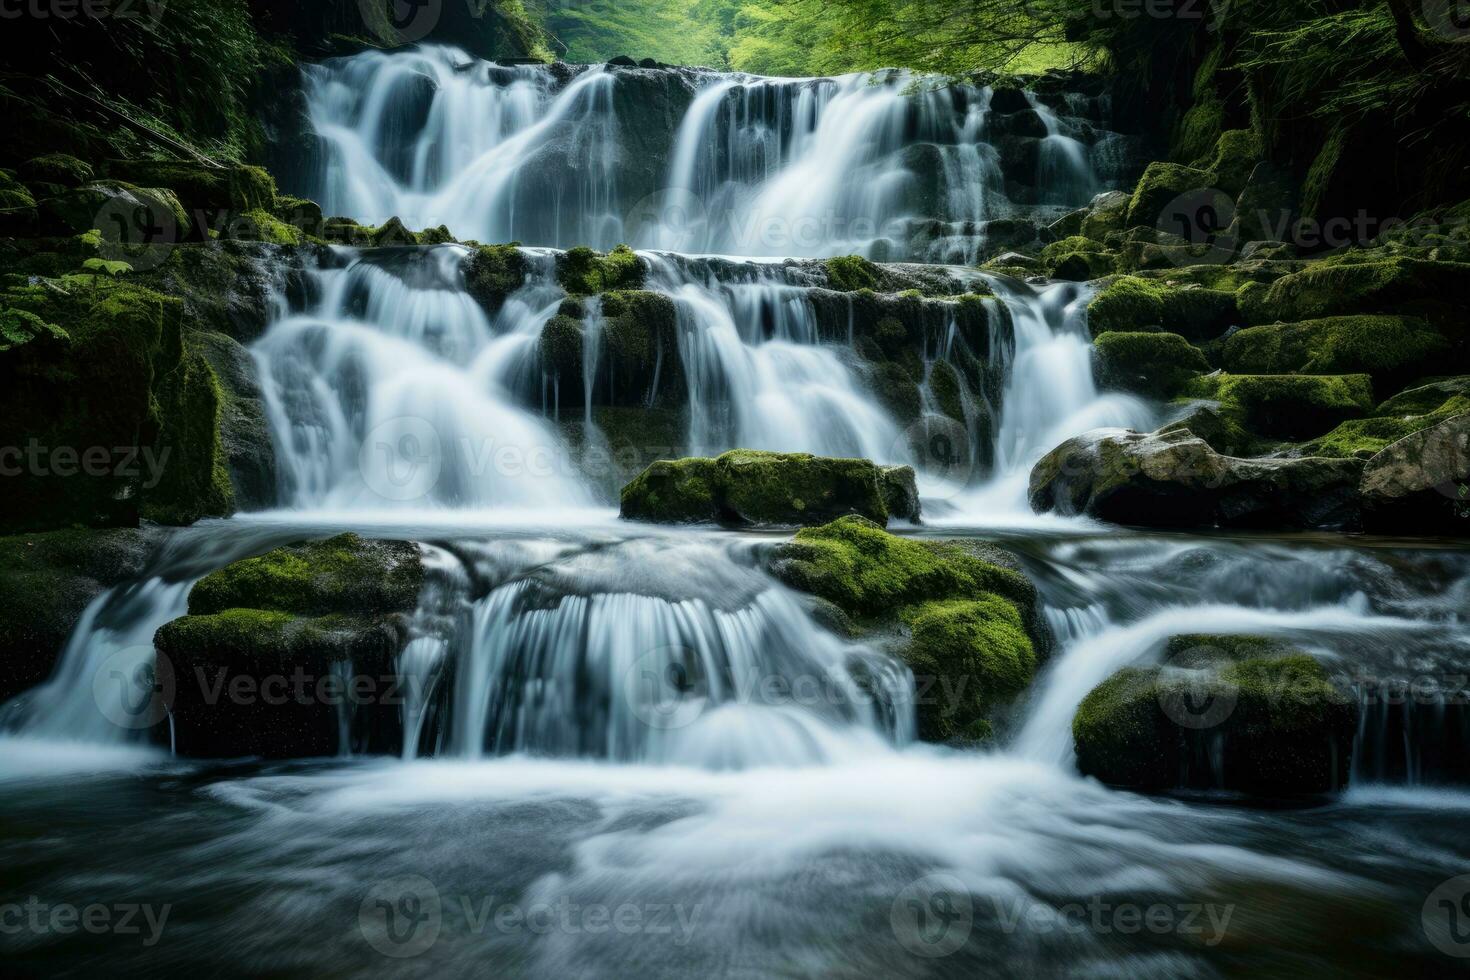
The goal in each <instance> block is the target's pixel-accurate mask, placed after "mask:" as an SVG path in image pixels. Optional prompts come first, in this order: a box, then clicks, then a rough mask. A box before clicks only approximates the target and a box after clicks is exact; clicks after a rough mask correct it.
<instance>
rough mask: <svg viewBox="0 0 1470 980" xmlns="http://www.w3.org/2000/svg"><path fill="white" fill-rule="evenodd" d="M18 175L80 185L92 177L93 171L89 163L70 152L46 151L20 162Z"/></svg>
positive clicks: (56, 182)
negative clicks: (44, 153) (43, 153)
mask: <svg viewBox="0 0 1470 980" xmlns="http://www.w3.org/2000/svg"><path fill="white" fill-rule="evenodd" d="M20 175H21V177H22V178H24V179H25V180H29V181H41V182H44V183H48V184H60V185H61V186H63V187H80V186H81V185H83V184H85V183H87V181H89V180H91V179H92V176H93V171H92V167H91V165H90V164H87V163H84V162H82V161H81V160H78V159H77V158H76V157H74V156H71V155H70V154H67V153H48V154H46V155H44V156H39V157H35V158H34V159H31V160H27V161H26V162H25V163H23V164H21V165H20Z"/></svg>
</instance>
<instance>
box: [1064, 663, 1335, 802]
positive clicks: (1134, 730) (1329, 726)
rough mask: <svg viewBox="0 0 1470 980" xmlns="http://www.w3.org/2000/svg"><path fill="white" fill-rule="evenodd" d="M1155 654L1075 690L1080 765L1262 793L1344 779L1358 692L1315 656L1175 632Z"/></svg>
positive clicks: (1150, 780) (1139, 779)
mask: <svg viewBox="0 0 1470 980" xmlns="http://www.w3.org/2000/svg"><path fill="white" fill-rule="evenodd" d="M1165 656H1166V658H1167V661H1168V662H1167V665H1166V666H1163V667H1144V668H1138V667H1129V668H1125V669H1124V670H1121V671H1119V672H1118V673H1116V674H1114V675H1113V676H1112V677H1110V678H1109V679H1108V680H1106V681H1104V682H1103V683H1102V684H1100V685H1099V686H1098V687H1096V688H1094V689H1093V691H1092V692H1091V693H1090V694H1088V695H1087V697H1086V698H1084V699H1083V701H1082V704H1081V705H1080V706H1079V707H1078V709H1077V715H1076V717H1075V718H1074V720H1073V723H1072V736H1073V741H1074V743H1075V746H1076V749H1077V768H1078V769H1079V770H1080V771H1081V772H1082V773H1083V775H1087V776H1093V777H1096V778H1097V779H1100V780H1102V781H1103V782H1105V783H1108V784H1110V785H1114V786H1120V787H1127V788H1130V789H1141V790H1165V789H1226V790H1235V791H1238V792H1245V793H1251V794H1260V795H1269V796H1298V795H1311V794H1320V793H1328V792H1332V791H1335V790H1340V789H1342V788H1344V787H1345V786H1346V785H1347V779H1348V772H1349V769H1350V766H1351V761H1352V748H1353V738H1354V735H1355V733H1356V730H1357V713H1358V712H1357V703H1356V702H1355V701H1354V700H1353V699H1352V697H1350V696H1349V695H1348V694H1347V693H1345V692H1344V691H1341V690H1339V689H1338V688H1337V687H1335V686H1334V685H1333V683H1332V681H1331V680H1330V679H1329V678H1328V676H1327V672H1326V671H1325V670H1324V669H1323V668H1322V665H1321V664H1320V663H1318V662H1317V661H1316V660H1315V659H1314V658H1313V657H1311V656H1309V655H1307V654H1305V653H1301V652H1300V651H1294V650H1291V649H1287V648H1281V647H1280V645H1279V644H1276V643H1273V642H1272V641H1270V640H1265V639H1262V638H1257V637H1176V638H1175V639H1174V640H1173V641H1171V642H1170V645H1169V649H1168V650H1166V652H1165ZM1242 658H1243V659H1242Z"/></svg>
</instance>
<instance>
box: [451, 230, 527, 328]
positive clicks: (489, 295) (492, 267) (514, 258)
mask: <svg viewBox="0 0 1470 980" xmlns="http://www.w3.org/2000/svg"><path fill="white" fill-rule="evenodd" d="M529 272H530V265H529V264H528V263H527V261H526V256H525V255H524V254H523V253H522V252H521V249H520V246H519V245H518V244H515V243H512V244H510V245H482V246H481V247H480V248H479V249H478V250H476V252H475V253H474V254H473V255H471V256H470V257H469V259H468V260H467V261H466V262H465V264H464V285H465V289H466V290H467V291H468V292H469V294H470V295H471V296H473V297H474V298H475V301H476V302H478V303H479V304H480V305H481V306H483V307H484V308H485V310H486V312H488V313H490V314H491V315H492V316H493V315H494V314H496V313H499V312H500V308H501V306H503V305H505V298H506V297H507V296H509V295H510V294H511V293H513V292H515V291H516V290H517V289H520V288H521V287H522V286H524V285H525V284H526V275H527V274H528V273H529Z"/></svg>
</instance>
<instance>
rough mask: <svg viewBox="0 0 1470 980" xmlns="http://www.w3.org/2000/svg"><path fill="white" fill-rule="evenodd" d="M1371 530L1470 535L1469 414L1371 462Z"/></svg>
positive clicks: (1367, 481) (1367, 484)
mask: <svg viewBox="0 0 1470 980" xmlns="http://www.w3.org/2000/svg"><path fill="white" fill-rule="evenodd" d="M1362 495H1363V510H1364V519H1365V522H1366V524H1367V525H1368V527H1369V528H1370V529H1374V530H1385V531H1400V532H1403V531H1409V532H1412V533H1417V534H1448V535H1454V536H1456V537H1460V536H1463V535H1465V534H1467V533H1470V414H1465V415H1458V416H1456V417H1454V418H1451V419H1448V420H1446V421H1444V422H1441V423H1439V424H1438V425H1434V426H1431V427H1430V428H1427V429H1421V430H1420V431H1418V432H1415V433H1413V434H1412V435H1409V436H1406V437H1404V438H1403V439H1400V440H1399V441H1398V442H1395V443H1393V444H1392V445H1390V446H1388V447H1387V448H1386V449H1384V450H1383V451H1382V452H1380V453H1378V454H1377V455H1376V456H1374V457H1373V458H1372V459H1370V460H1369V461H1368V464H1367V466H1365V467H1364V468H1363V481H1362Z"/></svg>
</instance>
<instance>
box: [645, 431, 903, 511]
mask: <svg viewBox="0 0 1470 980" xmlns="http://www.w3.org/2000/svg"><path fill="white" fill-rule="evenodd" d="M847 514H857V515H860V516H862V517H866V518H868V519H869V520H872V521H874V522H876V523H878V524H884V525H886V524H887V523H888V518H889V517H890V516H892V517H898V518H901V519H903V520H909V521H916V520H918V518H919V506H918V490H917V488H916V486H915V483H914V471H913V469H912V468H910V467H907V466H890V467H884V466H877V465H875V464H873V463H872V462H870V461H869V460H866V459H833V458H829V457H824V456H812V455H810V454H809V453H770V452H762V451H758V450H750V449H735V450H732V451H730V452H728V453H725V454H724V455H722V456H719V457H717V458H714V459H709V458H704V457H691V458H688V459H679V460H659V461H657V462H655V463H653V464H652V465H650V466H649V467H648V468H647V469H646V470H644V471H643V472H642V473H641V474H639V475H638V477H637V478H635V479H634V480H633V482H632V483H629V484H628V485H627V486H626V487H624V488H623V492H622V516H623V517H624V518H627V519H629V520H639V521H657V522H662V523H687V522H698V521H713V522H716V523H720V524H734V525H741V524H798V525H801V524H824V523H826V522H827V521H830V520H832V519H833V518H836V517H841V516H843V515H847Z"/></svg>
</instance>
